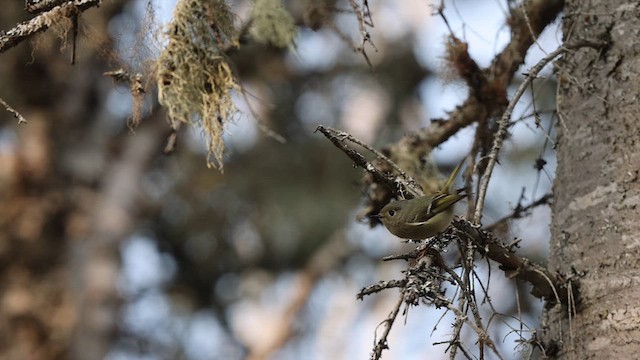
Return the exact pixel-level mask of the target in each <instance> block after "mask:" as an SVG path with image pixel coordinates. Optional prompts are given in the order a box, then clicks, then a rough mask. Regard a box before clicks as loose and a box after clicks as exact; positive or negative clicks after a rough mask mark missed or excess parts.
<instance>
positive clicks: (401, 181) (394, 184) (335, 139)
mask: <svg viewBox="0 0 640 360" xmlns="http://www.w3.org/2000/svg"><path fill="white" fill-rule="evenodd" d="M316 131H320V132H321V133H322V134H323V135H324V136H326V137H327V138H328V139H329V140H331V142H332V143H333V144H334V145H335V146H336V147H337V148H338V149H340V150H342V151H343V152H344V153H345V154H346V155H347V156H348V157H349V158H350V159H351V160H353V162H354V163H355V164H356V165H357V166H359V167H361V168H363V169H364V170H365V171H367V172H368V173H370V174H371V175H372V176H373V177H374V179H375V180H376V181H378V182H379V183H381V184H387V186H389V188H390V189H393V190H394V191H395V190H397V189H399V186H402V187H404V188H405V189H406V190H407V191H408V192H410V193H412V194H413V195H414V196H420V195H423V194H424V193H423V192H422V189H420V188H419V187H417V188H416V186H417V185H415V183H412V182H411V181H410V178H409V177H408V176H406V175H403V174H404V172H403V171H402V172H401V173H400V174H399V175H390V174H385V173H382V172H381V171H380V170H378V169H377V168H376V167H375V166H374V165H373V164H371V163H370V162H368V161H367V159H366V158H365V157H364V156H362V154H360V153H358V152H357V151H355V150H354V149H352V148H350V147H349V146H348V145H346V144H344V142H343V140H344V139H346V138H348V137H349V136H350V135H349V134H347V133H345V132H340V131H336V130H333V129H331V128H327V127H324V126H322V125H321V126H318V127H317V128H316ZM351 138H352V137H351ZM385 159H386V160H388V158H386V157H385ZM390 164H392V162H390ZM392 166H393V165H392Z"/></svg>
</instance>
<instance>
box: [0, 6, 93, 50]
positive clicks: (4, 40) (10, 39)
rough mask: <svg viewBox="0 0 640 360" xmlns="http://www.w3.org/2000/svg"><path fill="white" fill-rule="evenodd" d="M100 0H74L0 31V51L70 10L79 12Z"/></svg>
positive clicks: (65, 14) (63, 16)
mask: <svg viewBox="0 0 640 360" xmlns="http://www.w3.org/2000/svg"><path fill="white" fill-rule="evenodd" d="M100 2H101V0H75V1H69V2H68V3H65V4H62V5H59V6H56V7H54V8H53V9H51V10H49V11H47V12H45V13H42V14H40V15H38V16H36V17H34V18H33V19H31V20H27V21H24V22H22V23H20V24H18V25H17V26H16V27H14V28H13V29H10V30H8V31H6V32H4V33H0V53H3V52H5V51H7V50H8V49H10V48H12V47H14V46H16V45H18V44H19V43H20V42H22V41H23V40H26V39H28V38H30V37H31V36H33V35H35V34H37V33H39V32H41V31H45V30H47V29H48V28H49V27H50V26H51V25H53V24H54V22H55V21H58V20H59V19H62V18H65V17H68V16H69V14H70V13H71V12H72V11H78V13H81V12H83V11H85V10H87V9H89V8H92V7H95V6H99V5H100Z"/></svg>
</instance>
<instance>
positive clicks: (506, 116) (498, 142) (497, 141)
mask: <svg viewBox="0 0 640 360" xmlns="http://www.w3.org/2000/svg"><path fill="white" fill-rule="evenodd" d="M567 50H568V48H566V47H559V48H557V49H556V50H554V51H553V52H551V53H550V54H549V55H547V56H545V57H544V58H543V59H542V60H540V61H539V62H538V63H537V64H536V65H535V66H534V67H532V68H531V70H529V73H528V74H526V77H525V79H524V81H523V82H522V83H521V84H520V86H519V87H518V90H516V93H515V94H514V95H513V98H512V99H511V101H509V105H508V106H507V109H506V110H505V112H504V113H503V114H502V117H501V118H500V120H499V121H498V131H497V132H496V134H495V136H494V138H493V147H492V148H491V152H490V153H489V161H488V163H487V167H486V168H485V170H484V173H483V174H482V177H481V178H480V187H479V190H478V198H477V199H478V200H477V202H476V208H475V212H474V215H473V222H474V223H476V224H479V223H480V220H482V210H483V208H484V201H485V197H486V195H487V188H488V187H489V180H490V179H491V173H492V171H493V168H494V166H495V165H496V162H497V161H498V153H499V152H500V149H502V141H503V140H504V137H505V135H506V134H507V126H508V125H509V120H510V119H511V113H513V109H514V108H515V106H516V104H517V103H518V101H519V100H520V97H522V95H523V94H524V92H525V91H526V90H527V87H528V86H529V83H530V82H532V81H533V79H535V78H536V76H537V75H538V73H539V72H540V70H542V69H543V68H544V67H545V66H546V65H547V64H548V63H549V62H550V61H552V60H553V59H555V58H556V57H557V56H558V55H560V54H562V53H563V52H565V51H567Z"/></svg>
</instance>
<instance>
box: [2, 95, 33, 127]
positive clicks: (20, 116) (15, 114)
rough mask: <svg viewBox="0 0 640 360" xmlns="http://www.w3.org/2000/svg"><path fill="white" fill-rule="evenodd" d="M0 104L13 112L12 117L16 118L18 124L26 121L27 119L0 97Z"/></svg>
mask: <svg viewBox="0 0 640 360" xmlns="http://www.w3.org/2000/svg"><path fill="white" fill-rule="evenodd" d="M0 105H2V106H4V108H5V109H6V110H7V111H8V112H10V113H12V114H13V117H15V118H16V119H18V124H24V123H26V122H27V119H25V118H24V116H22V114H20V113H19V112H18V111H17V110H16V109H14V108H12V107H11V106H10V105H9V104H7V103H6V102H5V101H4V100H3V99H2V98H0Z"/></svg>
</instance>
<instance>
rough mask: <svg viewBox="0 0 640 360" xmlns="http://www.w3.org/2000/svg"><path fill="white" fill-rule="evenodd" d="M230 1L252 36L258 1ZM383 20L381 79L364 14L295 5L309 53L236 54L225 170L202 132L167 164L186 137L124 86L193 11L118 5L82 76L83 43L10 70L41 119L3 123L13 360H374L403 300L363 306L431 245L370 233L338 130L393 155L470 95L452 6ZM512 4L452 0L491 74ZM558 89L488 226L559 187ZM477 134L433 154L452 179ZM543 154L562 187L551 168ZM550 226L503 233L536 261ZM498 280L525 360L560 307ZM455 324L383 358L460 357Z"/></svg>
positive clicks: (4, 302) (376, 20)
mask: <svg viewBox="0 0 640 360" xmlns="http://www.w3.org/2000/svg"><path fill="white" fill-rule="evenodd" d="M228 3H229V4H230V6H231V10H232V11H233V13H235V14H236V15H237V19H236V21H237V24H238V26H239V27H240V26H241V24H243V23H245V22H246V20H247V19H248V18H249V16H250V13H251V8H252V6H253V2H251V1H242V0H237V1H229V2H228ZM368 3H369V7H370V11H371V20H372V22H373V25H374V26H373V27H372V28H371V29H370V35H371V39H372V41H373V43H374V44H375V49H374V48H373V47H371V46H370V45H369V44H365V45H364V47H365V49H366V53H367V56H368V58H369V60H370V62H371V65H372V66H369V65H368V64H367V61H366V59H365V58H364V57H363V55H362V54H360V53H357V52H355V51H353V44H356V45H359V44H360V43H361V41H362V40H361V32H360V30H359V26H358V19H357V18H356V16H354V14H353V11H351V7H350V5H349V2H348V1H331V0H323V1H318V2H312V1H285V6H286V8H287V10H288V11H289V12H290V13H291V15H292V16H293V18H294V19H295V24H296V27H297V33H296V35H295V40H294V45H292V46H289V47H288V48H285V49H277V48H274V47H270V46H267V45H261V44H258V43H252V42H249V43H248V44H247V45H243V46H241V47H240V48H239V50H238V51H235V52H234V53H233V54H231V55H230V59H231V61H232V63H233V64H234V66H235V67H236V69H235V70H236V71H237V74H238V76H239V81H240V84H241V85H242V86H243V87H244V89H245V90H246V94H248V95H246V96H242V95H241V94H240V93H235V94H234V102H235V103H236V106H237V107H238V110H239V111H238V113H237V114H236V115H235V116H234V117H233V119H232V120H231V121H228V122H227V123H226V124H225V130H224V141H225V145H226V150H225V153H224V154H225V155H224V171H223V172H221V171H218V170H215V169H210V168H208V167H207V166H206V157H207V139H206V136H205V134H204V133H203V130H202V128H198V127H197V126H196V127H192V126H182V127H181V128H180V130H179V131H178V133H177V141H176V146H175V149H174V151H173V152H171V153H170V154H164V153H163V148H164V147H165V144H166V141H167V139H168V138H169V137H170V136H171V134H172V130H171V128H170V125H169V122H168V120H167V115H166V114H165V113H164V112H163V109H162V107H161V106H159V105H158V104H157V103H156V102H155V101H153V100H152V99H151V98H153V96H150V97H148V98H147V99H146V100H145V101H146V102H145V103H144V105H143V110H142V114H143V116H142V121H141V124H140V125H139V126H138V127H135V128H132V127H130V126H129V125H128V123H129V122H130V117H131V114H132V111H133V105H134V102H133V101H132V98H131V95H130V93H129V87H128V85H127V84H124V85H123V84H120V83H118V82H116V81H114V80H113V79H112V78H110V77H108V76H104V75H103V73H104V72H106V71H111V70H114V69H117V68H120V67H124V68H126V69H128V70H130V71H140V72H142V73H144V72H145V71H147V70H145V69H147V68H148V66H149V65H148V61H150V60H151V59H153V58H154V57H156V56H157V55H158V53H159V51H160V49H161V47H162V44H163V40H162V38H161V37H156V36H155V35H154V34H156V32H157V31H160V32H161V31H162V29H165V26H167V24H168V23H169V22H170V21H171V18H172V13H173V9H174V7H175V2H174V1H170V0H130V1H125V0H112V1H104V3H103V4H102V5H101V6H100V7H99V8H94V9H90V10H88V11H86V12H84V13H83V14H82V16H81V17H80V22H79V24H80V26H79V33H78V38H77V50H76V51H77V52H76V61H75V65H71V64H70V61H69V59H70V56H71V51H72V50H71V45H72V42H71V40H70V35H69V34H68V33H65V31H64V29H65V27H64V26H53V27H52V28H51V29H50V30H49V31H47V32H45V33H43V34H41V35H39V36H38V37H36V38H34V39H32V40H31V41H29V42H23V43H22V44H20V45H18V46H17V47H15V48H13V49H10V50H9V51H7V52H5V53H2V54H0V98H3V99H4V100H5V101H6V102H7V103H9V104H10V105H11V106H13V107H14V108H15V109H16V110H18V111H20V112H21V113H22V115H24V116H25V118H26V119H27V120H28V123H26V124H17V123H16V121H15V119H14V118H13V117H12V115H11V114H10V113H8V112H5V111H0V201H1V206H0V207H1V210H0V226H2V228H1V233H0V264H1V265H0V271H1V276H2V279H3V280H2V283H3V285H2V286H1V287H0V296H1V297H2V298H1V309H0V310H1V311H2V313H1V317H2V319H1V323H0V331H1V332H2V333H4V334H5V339H4V340H2V341H0V346H1V347H2V348H1V349H2V352H3V355H4V356H7V358H12V356H18V354H22V352H21V351H31V352H30V353H29V354H30V355H29V356H30V357H29V358H34V359H38V358H43V359H44V358H49V359H50V358H66V357H68V356H71V355H75V356H76V357H80V358H92V356H91V355H90V354H94V353H100V352H104V353H105V354H106V358H107V359H244V358H251V359H268V358H273V359H364V358H368V356H369V354H370V352H371V349H372V347H373V345H374V339H375V336H376V329H377V327H378V325H379V324H380V322H382V321H383V320H384V319H385V318H386V317H387V315H388V313H389V311H390V310H391V309H392V307H393V304H394V303H395V302H396V299H397V297H398V294H397V291H386V292H383V293H380V294H376V295H373V296H370V297H368V298H366V299H365V300H364V301H359V300H356V294H357V293H358V291H359V290H360V289H361V288H362V287H364V286H366V285H369V284H373V283H375V282H377V281H379V280H389V279H396V278H400V277H401V271H402V270H403V269H405V267H406V263H404V262H402V261H396V262H383V261H382V260H381V258H382V257H384V256H387V255H391V254H399V253H402V252H405V251H408V250H410V249H411V248H412V247H415V245H411V244H404V243H402V242H401V241H400V240H399V239H398V238H395V237H394V236H392V235H391V234H389V233H388V232H387V231H386V229H384V228H382V227H375V228H370V227H369V225H368V224H366V223H360V222H358V221H357V220H356V215H357V213H358V212H359V211H360V210H361V209H362V201H363V200H362V199H363V193H362V192H363V189H362V186H361V180H362V175H363V172H362V170H361V169H357V168H354V166H353V164H352V162H351V161H350V160H349V159H348V158H347V157H346V156H344V154H343V153H341V152H340V151H339V150H338V149H336V148H335V147H333V145H332V144H331V143H330V142H329V141H327V139H325V138H324V137H323V136H322V135H321V134H318V133H314V130H315V128H316V126H317V125H325V126H331V127H335V128H337V129H340V130H344V131H347V132H349V133H351V134H352V135H354V136H355V137H357V138H359V139H361V140H362V141H364V142H366V143H368V144H371V145H372V146H375V147H377V148H381V147H382V146H384V145H388V144H390V143H393V142H395V141H398V140H399V139H400V138H401V137H402V136H403V135H405V134H407V133H410V132H412V131H416V130H419V129H422V128H426V127H429V126H430V124H431V121H432V120H433V119H438V118H442V119H446V118H447V114H448V112H450V111H452V110H454V109H455V107H456V106H457V105H459V104H460V103H461V102H462V101H463V100H464V99H465V98H466V96H467V92H468V90H467V88H466V86H465V84H464V83H463V82H460V81H458V80H457V79H456V77H455V74H454V72H453V71H452V70H451V69H449V68H448V65H447V63H446V61H445V60H444V52H445V50H444V49H445V47H444V44H445V42H446V38H447V36H448V35H449V29H448V28H447V25H446V24H445V22H444V21H443V20H442V18H441V17H440V16H439V15H437V13H436V12H435V10H434V6H438V5H439V4H432V3H431V2H429V1H420V0H405V1H385V0H371V1H369V2H368ZM508 3H510V1H498V0H487V1H460V0H459V1H446V2H445V3H444V4H445V6H444V16H445V17H446V19H447V21H448V25H449V26H450V29H451V31H453V33H454V34H455V35H456V36H457V37H459V38H460V39H463V40H465V41H467V42H468V43H469V53H470V54H471V56H472V57H473V58H474V59H475V60H476V61H477V62H478V64H479V65H481V66H487V65H488V64H489V63H490V61H491V59H492V58H493V56H495V54H496V53H497V52H499V51H500V50H501V49H502V48H503V47H504V46H505V44H506V43H507V42H508V41H509V40H510V39H509V29H508V27H507V25H506V24H505V19H506V16H507V14H508V8H507V6H508ZM23 6H24V4H23V3H21V2H18V1H14V2H10V3H7V4H4V5H3V11H2V12H1V13H0V29H2V30H8V29H10V28H12V27H14V26H15V25H16V24H17V23H18V22H20V21H24V20H26V19H29V18H31V17H32V15H29V14H28V13H26V12H25V11H24V9H23ZM328 9H331V11H329V10H328ZM316 17H319V18H320V19H321V21H320V20H318V21H319V22H317V21H315V19H316ZM559 43H560V34H559V32H558V30H557V28H556V27H555V26H552V27H550V28H548V29H547V30H546V31H545V32H544V33H543V35H542V36H541V37H540V38H539V39H538V44H536V45H534V46H533V47H532V48H531V49H530V51H529V53H528V55H527V64H526V65H525V66H523V68H522V69H521V71H520V72H519V73H524V72H526V70H527V69H528V68H529V67H530V66H532V65H533V64H535V63H536V62H537V61H538V60H539V59H540V58H541V57H543V56H544V54H545V52H549V51H551V50H553V49H555V48H556V47H557V46H558V44H559ZM542 74H543V75H542V76H543V77H544V81H539V82H536V85H535V88H534V93H535V102H534V101H533V96H532V95H531V94H528V95H526V96H525V98H524V100H523V101H521V103H520V105H519V106H518V107H517V108H516V111H515V113H514V122H513V124H512V126H511V127H510V134H509V137H508V138H507V140H506V142H505V150H504V153H503V156H502V158H501V159H502V161H501V166H498V167H497V168H496V170H495V176H494V178H492V182H491V184H490V187H489V193H488V200H487V202H488V203H487V208H486V210H485V211H486V212H485V216H484V221H483V222H484V223H485V224H486V225H488V224H491V223H493V222H494V221H497V220H498V219H500V218H502V217H504V216H506V215H508V214H510V213H511V212H512V211H513V209H514V208H515V207H516V206H517V205H518V204H522V205H526V204H528V203H531V202H533V201H535V200H536V199H538V198H540V197H542V196H543V195H545V194H547V193H549V192H550V189H551V184H552V178H553V172H554V169H555V154H554V152H553V149H552V145H553V138H554V132H553V130H552V129H551V126H552V124H553V121H554V118H553V109H554V108H555V103H554V101H555V80H554V79H552V78H546V77H547V76H550V75H551V73H550V71H543V73H542ZM513 86H514V89H515V87H517V83H514V84H513ZM514 89H512V90H514ZM534 112H537V113H538V114H540V115H539V116H537V117H536V116H533V115H532V114H533V113H534ZM262 126H266V127H268V128H269V129H271V130H273V131H274V132H275V133H277V134H279V135H281V136H282V137H284V138H285V139H286V143H284V144H283V143H280V142H278V141H275V140H274V139H273V138H272V137H270V136H267V135H265V132H264V131H262V130H261V127H262ZM473 131H474V129H473V127H469V128H466V129H463V130H461V131H459V132H458V134H456V135H455V136H453V137H452V138H451V139H449V140H448V141H447V142H445V143H443V144H442V145H441V146H440V147H439V148H437V149H435V150H434V151H433V153H432V156H431V160H432V161H434V162H436V163H437V164H438V165H439V167H440V168H441V169H442V172H443V173H445V174H447V173H448V172H449V171H450V170H451V169H452V168H453V166H455V164H456V163H457V162H459V161H460V159H462V157H463V156H466V155H467V154H468V152H469V150H470V147H471V143H472V139H473ZM540 159H543V160H544V161H546V166H544V169H543V171H538V169H536V167H535V165H536V163H538V164H540V162H539V161H540ZM537 161H538V162H537ZM458 213H460V214H464V205H461V208H460V211H459V212H458ZM549 221H550V215H549V209H548V208H547V207H546V206H543V207H539V208H536V209H534V211H533V212H532V214H531V215H530V216H528V217H525V218H523V219H519V220H517V221H512V222H510V223H509V226H508V227H501V228H500V229H499V234H500V235H501V236H502V237H503V240H504V241H505V242H511V241H513V240H514V239H516V238H521V239H522V242H521V245H520V246H521V247H520V252H521V254H522V255H523V256H528V257H530V258H532V259H533V260H536V261H539V262H544V261H545V260H544V259H545V258H546V255H547V248H548V245H547V244H548V240H549V232H548V223H549ZM491 266H493V265H492V264H490V263H488V262H486V261H481V262H479V263H478V271H479V273H480V274H484V276H488V271H489V267H491ZM495 274H498V275H497V276H492V278H491V282H490V286H489V289H488V292H489V294H490V295H491V300H492V304H493V306H494V308H493V309H491V308H490V307H489V306H487V308H486V309H483V311H484V313H485V314H486V315H485V319H489V318H490V317H491V315H492V314H496V313H499V315H494V320H492V321H493V322H492V323H491V326H489V327H488V328H489V330H490V335H491V336H492V338H493V339H497V341H496V342H497V344H498V345H499V346H500V348H501V349H502V350H503V353H504V354H513V355H512V356H513V358H514V359H515V358H520V357H521V356H523V353H521V352H520V351H521V350H522V344H520V343H518V340H519V339H520V337H519V336H518V335H517V334H516V332H514V331H512V330H514V328H519V327H520V326H521V325H520V324H519V320H523V321H524V323H525V324H526V325H527V326H529V327H531V328H536V327H537V325H538V322H539V319H538V312H539V310H540V308H541V302H540V301H538V300H534V299H533V298H531V297H530V296H529V294H528V292H529V287H528V286H527V285H526V284H518V283H516V282H515V281H513V280H509V279H505V278H504V277H503V276H502V275H501V274H500V273H499V272H498V270H495V273H494V275H495ZM451 291H452V290H451ZM78 309H79V310H78ZM96 309H97V310H96ZM442 316H443V312H442V311H441V310H435V309H433V308H429V307H426V306H421V307H414V308H411V309H408V310H407V312H406V313H405V314H404V315H402V316H401V317H400V318H399V321H398V322H397V323H396V324H395V325H394V328H393V329H392V331H391V335H390V337H389V346H390V350H388V351H386V352H385V353H384V355H383V358H385V359H426V358H429V359H437V358H442V359H445V358H448V357H449V355H448V354H445V349H446V345H442V344H440V345H437V344H434V343H437V342H439V341H446V340H447V339H448V338H449V337H450V335H451V323H452V321H453V316H452V315H451V314H445V315H444V317H442ZM78 323H80V324H83V325H80V327H78V326H77V324H78ZM378 335H379V334H378ZM468 335H469V336H470V337H469V338H470V339H473V336H471V335H473V334H468ZM65 339H66V340H65ZM68 339H73V340H71V342H72V346H71V347H69V346H68V344H67V342H66V341H68ZM33 344H39V345H37V346H36V345H33ZM33 348H37V349H39V350H38V351H32V350H25V349H33ZM100 349H101V350H100ZM52 354H53V355H55V356H50V355H52ZM82 354H85V355H86V357H82ZM13 358H19V357H13ZM25 358H27V357H25Z"/></svg>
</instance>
